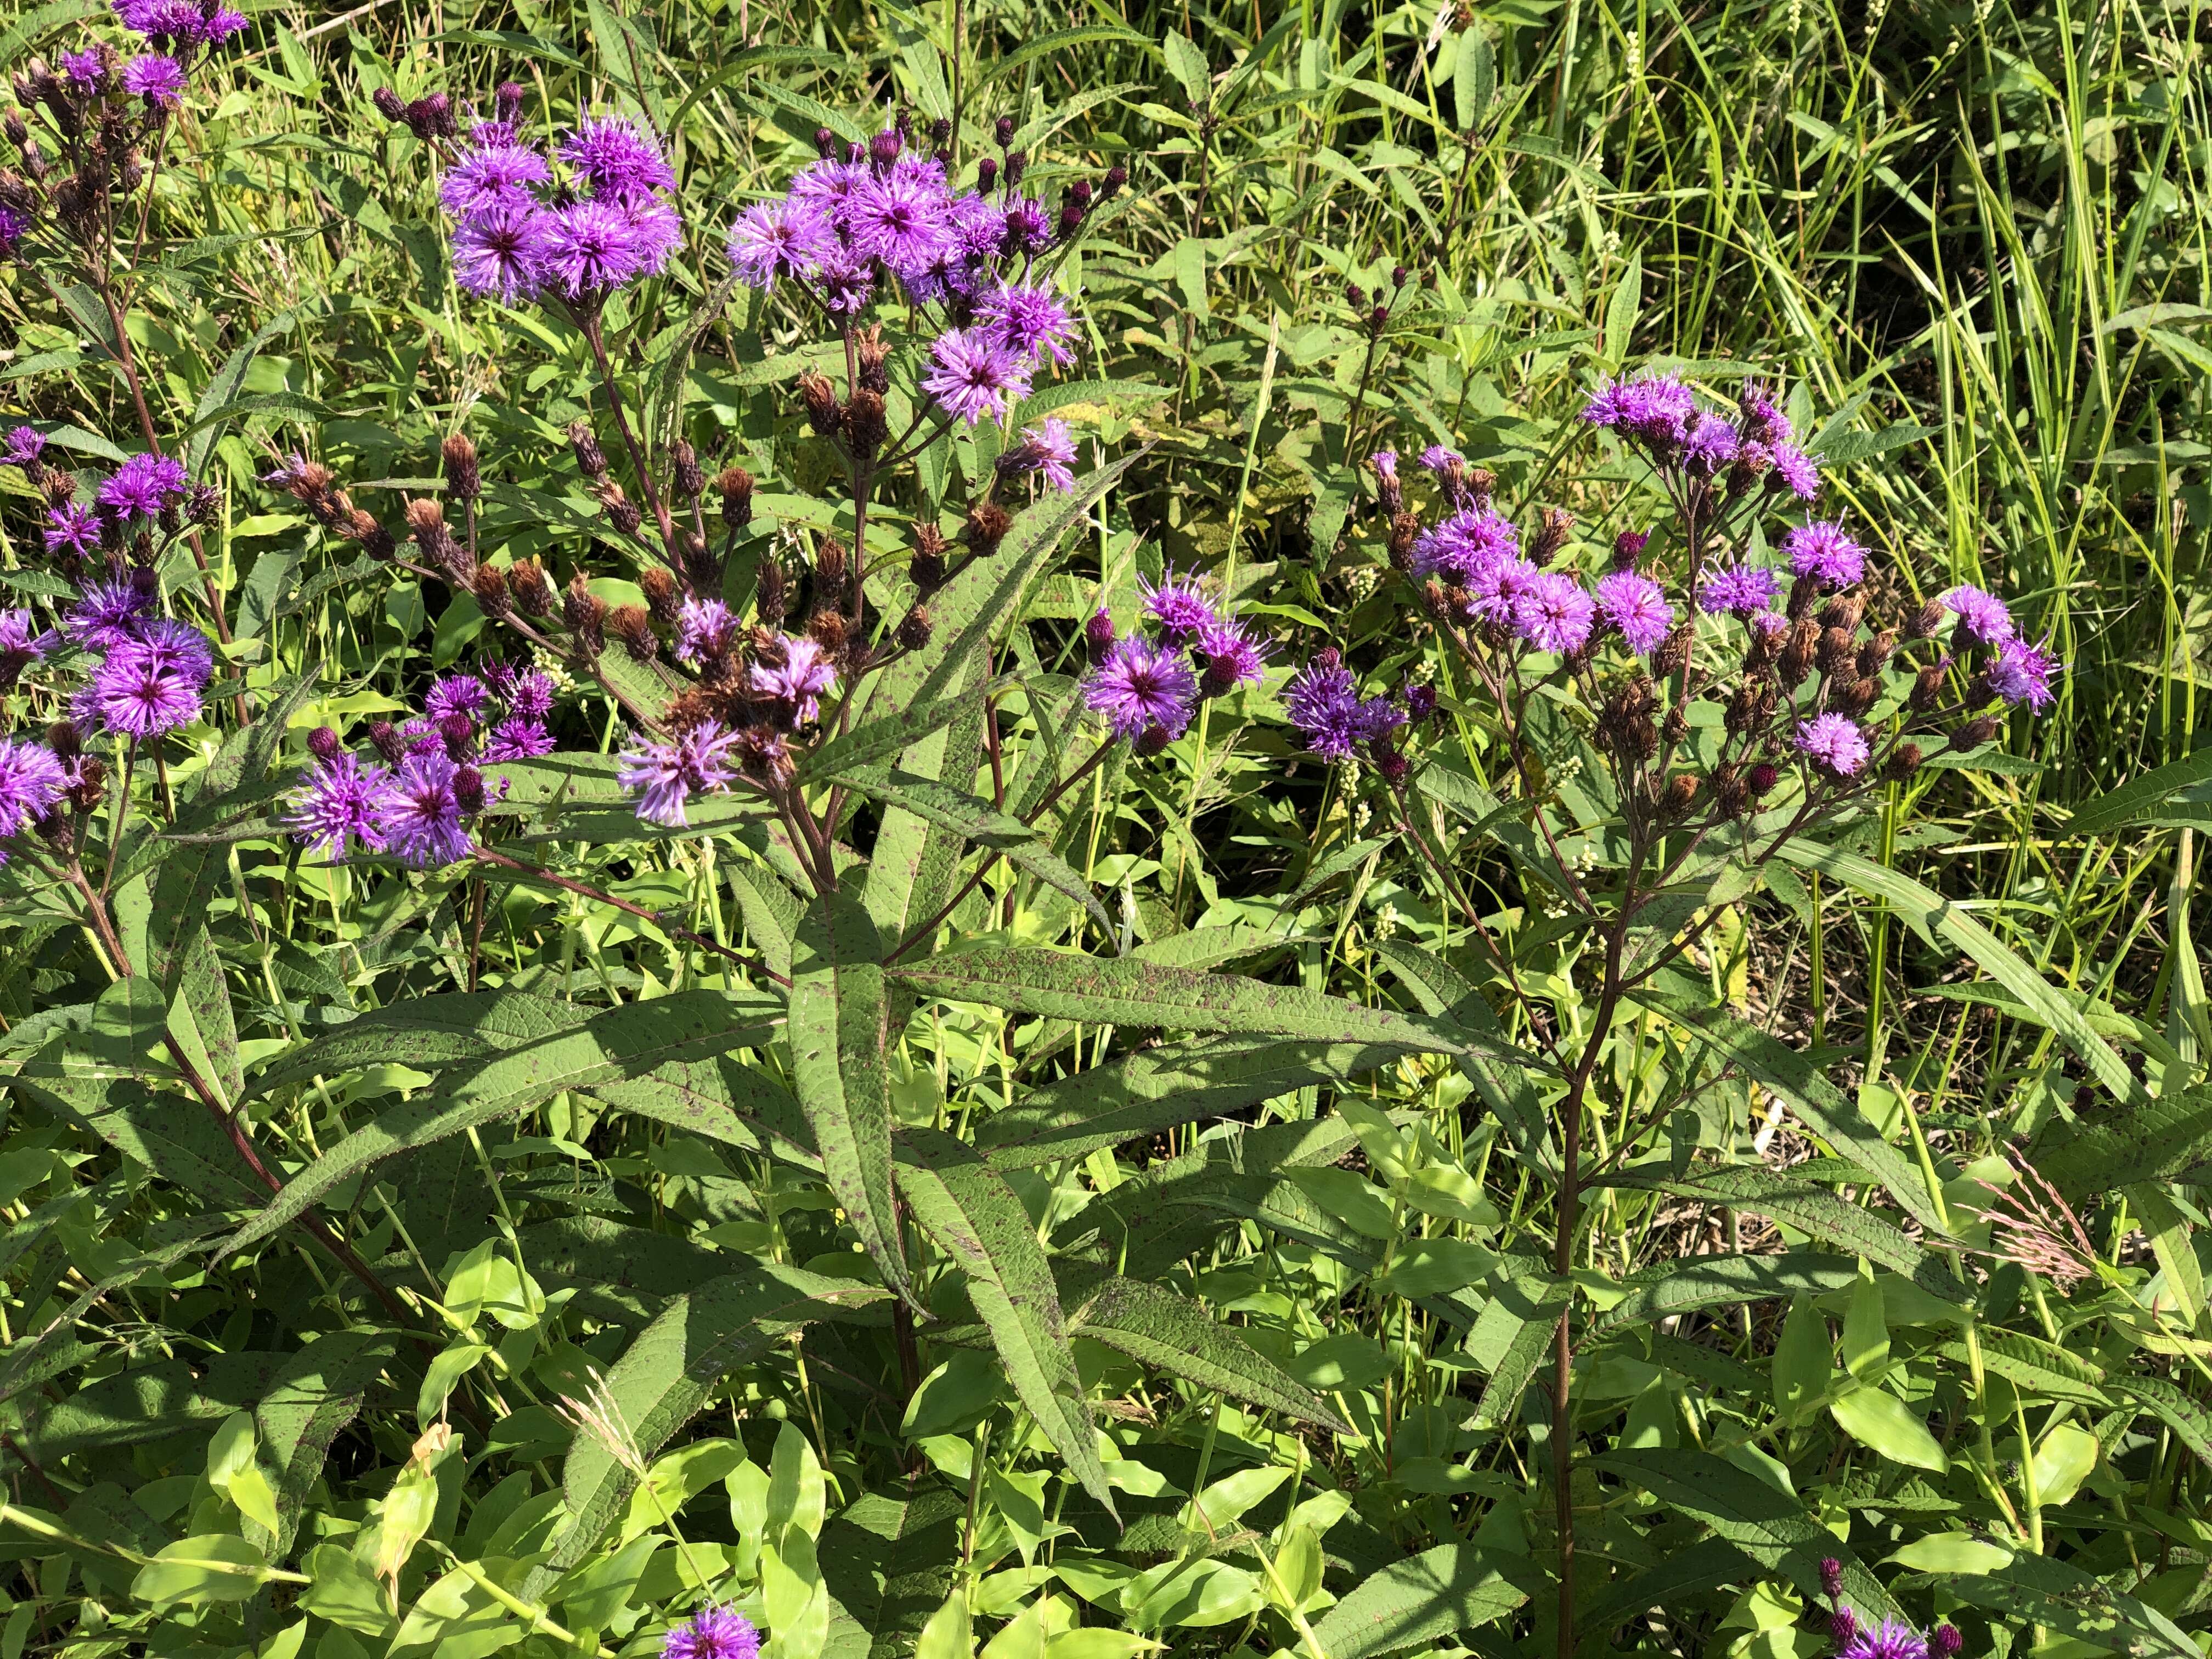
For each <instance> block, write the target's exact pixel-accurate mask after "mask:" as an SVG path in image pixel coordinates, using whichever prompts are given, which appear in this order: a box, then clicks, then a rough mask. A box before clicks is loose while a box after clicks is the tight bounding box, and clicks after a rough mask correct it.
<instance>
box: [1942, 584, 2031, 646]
mask: <svg viewBox="0 0 2212 1659" xmlns="http://www.w3.org/2000/svg"><path fill="white" fill-rule="evenodd" d="M1936 602H1937V603H1938V604H1940V605H1942V607H1943V608H1944V609H1945V610H1947V611H1949V612H1951V614H1952V615H1953V616H1954V617H1958V619H1959V629H1958V631H1959V632H1960V633H1961V634H1963V635H1966V637H1967V638H1968V639H1970V640H1972V641H1974V642H1975V643H1976V644H1977V645H2002V644H2003V643H2004V642H2005V641H2007V640H2008V639H2010V638H2011V637H2012V636H2013V625H2012V612H2011V611H2009V610H2008V609H2006V607H2005V602H2004V601H2003V600H2002V599H1999V598H1997V596H1996V594H1994V593H1990V592H1985V591H1984V590H1983V589H1981V588H1978V587H1973V586H1967V585H1966V584H1964V583H1961V584H1960V586H1957V587H1954V588H1953V589H1952V590H1951V591H1950V592H1948V593H1944V594H1942V595H1940V596H1938V599H1937V601H1936Z"/></svg>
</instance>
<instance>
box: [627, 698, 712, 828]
mask: <svg viewBox="0 0 2212 1659" xmlns="http://www.w3.org/2000/svg"><path fill="white" fill-rule="evenodd" d="M736 746H737V738H735V737H734V736H733V735H732V734H731V733H730V732H726V731H724V730H723V729H722V727H721V726H720V724H719V723H717V722H716V721H714V720H708V721H706V722H705V723H703V724H702V725H699V726H693V727H692V728H691V729H690V731H688V732H681V733H679V734H678V736H677V737H675V738H673V739H671V741H669V742H667V743H651V742H647V741H646V740H645V739H643V738H640V739H638V740H636V741H635V743H633V744H632V745H631V746H630V747H629V749H626V750H623V757H622V767H621V769H620V770H619V771H618V772H617V774H616V776H617V778H618V779H619V780H620V781H621V782H622V786H623V788H625V789H635V790H638V791H639V792H641V793H640V795H639V799H638V803H637V815H638V817H641V818H643V819H644V820H645V821H646V822H647V823H659V824H665V825H666V826H667V827H668V828H670V829H688V828H689V827H690V822H691V821H690V819H689V818H688V817H685V816H684V803H685V802H686V801H687V800H689V799H690V798H691V795H692V793H693V792H694V791H696V792H698V793H702V794H705V793H714V792H717V791H720V790H724V789H727V788H728V787H730V784H731V781H732V780H733V779H734V778H735V777H736V776H737V773H736V771H735V769H733V767H732V763H731V754H732V750H734V749H735V748H736Z"/></svg>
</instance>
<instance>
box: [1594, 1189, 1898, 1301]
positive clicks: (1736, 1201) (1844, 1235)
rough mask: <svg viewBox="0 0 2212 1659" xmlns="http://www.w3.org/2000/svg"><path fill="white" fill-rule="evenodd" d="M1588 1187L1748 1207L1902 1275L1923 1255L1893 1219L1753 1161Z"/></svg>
mask: <svg viewBox="0 0 2212 1659" xmlns="http://www.w3.org/2000/svg"><path fill="white" fill-rule="evenodd" d="M1591 1185H1593V1186H1598V1187H1612V1188H1634V1189H1637V1190H1639V1191H1643V1192H1651V1193H1671V1194H1674V1196H1675V1197H1676V1198H1688V1199H1695V1200H1698V1201H1699V1203H1703V1204H1712V1205H1717V1206H1720V1207H1722V1208H1723V1209H1730V1210H1753V1211H1756V1212H1758V1213H1759V1214H1760V1215H1765V1216H1771V1217H1773V1218H1775V1219H1776V1220H1777V1221H1786V1222H1788V1223H1789V1224H1790V1225H1791V1226H1793V1227H1795V1228H1796V1229H1797V1230H1798V1231H1800V1232H1805V1233H1810V1234H1811V1235H1812V1236H1813V1237H1815V1238H1818V1239H1820V1240H1822V1241H1823V1242H1825V1243H1829V1244H1832V1245H1834V1246H1836V1247H1837V1248H1838V1249H1841V1250H1843V1251H1844V1252H1846V1253H1847V1254H1850V1255H1863V1256H1864V1257H1866V1258H1867V1260H1868V1261H1876V1262H1879V1263H1881V1265H1882V1266H1883V1267H1888V1268H1890V1269H1892V1270H1893V1271H1894V1272H1897V1273H1903V1274H1905V1276H1906V1277H1908V1278H1910V1277H1911V1276H1913V1275H1914V1274H1917V1273H1919V1272H1920V1270H1921V1269H1922V1267H1923V1266H1924V1265H1925V1264H1926V1260H1927V1258H1926V1255H1925V1253H1924V1252H1923V1250H1922V1249H1921V1248H1920V1246H1919V1245H1918V1244H1917V1243H1915V1242H1914V1241H1913V1240H1912V1238H1911V1237H1909V1236H1908V1235H1907V1234H1906V1233H1905V1230H1904V1229H1903V1228H1901V1227H1899V1225H1897V1224H1896V1223H1895V1222H1893V1221H1887V1220H1885V1219H1883V1218H1881V1216H1878V1215H1875V1214H1874V1213H1872V1212H1869V1211H1867V1210H1863V1209H1861V1208H1860V1207H1859V1206H1857V1205H1856V1204H1850V1203H1846V1202H1845V1201H1844V1200H1843V1199H1842V1198H1841V1197H1839V1196H1838V1194H1836V1193H1835V1192H1834V1191H1832V1189H1831V1188H1827V1187H1826V1186H1823V1185H1822V1184H1820V1182H1814V1181H1808V1180H1806V1179H1804V1178H1803V1177H1802V1176H1799V1175H1796V1174H1795V1173H1794V1172H1793V1171H1790V1170H1771V1169H1768V1168H1767V1167H1765V1165H1764V1164H1729V1165H1725V1166H1722V1167H1717V1168H1708V1169H1695V1170H1687V1171H1686V1172H1685V1173H1683V1174H1681V1175H1679V1176H1674V1175H1668V1174H1667V1173H1666V1172H1665V1171H1663V1170H1658V1171H1654V1170H1617V1171H1615V1172H1614V1173H1613V1174H1612V1175H1609V1176H1606V1177H1604V1178H1603V1179H1602V1180H1601V1181H1596V1182H1592V1183H1591Z"/></svg>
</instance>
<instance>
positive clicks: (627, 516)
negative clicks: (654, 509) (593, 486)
mask: <svg viewBox="0 0 2212 1659" xmlns="http://www.w3.org/2000/svg"><path fill="white" fill-rule="evenodd" d="M599 500H600V501H601V502H602V503H603V504H604V505H605V507H606V509H607V522H608V523H610V524H611V525H612V526H614V527H615V533H616V534H617V535H618V536H635V534H637V531H638V526H640V525H641V524H643V523H644V522H645V514H644V513H641V512H640V511H638V507H637V503H636V502H635V501H632V500H630V498H629V496H628V495H624V494H623V487H622V486H621V485H620V484H618V483H611V482H610V483H608V484H606V485H605V488H603V489H601V490H600V492H599Z"/></svg>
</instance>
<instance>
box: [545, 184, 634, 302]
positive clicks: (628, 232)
mask: <svg viewBox="0 0 2212 1659" xmlns="http://www.w3.org/2000/svg"><path fill="white" fill-rule="evenodd" d="M543 217H544V222H543V225H542V229H541V234H542V235H543V237H544V241H543V245H542V247H543V260H544V264H543V269H544V276H545V279H546V280H548V281H552V282H557V283H560V285H561V287H562V289H564V290H566V291H567V292H568V294H569V295H571V296H572V297H575V296H580V295H587V294H596V293H601V292H604V291H605V290H606V289H615V288H620V287H621V286H622V285H623V283H627V282H629V281H630V280H631V279H632V278H633V277H635V276H641V275H642V274H643V273H644V271H645V270H646V268H647V264H649V263H650V262H651V260H652V258H653V252H652V250H651V249H650V248H649V247H647V246H646V245H645V244H644V243H643V242H642V241H641V240H640V238H639V235H638V220H637V217H636V216H635V215H634V214H632V213H631V212H630V210H629V209H628V208H627V207H625V206H624V205H623V204H622V203H620V202H614V201H605V200H600V199H598V198H592V199H587V200H585V201H581V202H572V203H570V204H568V206H567V207H564V208H561V209H558V210H556V211H553V212H550V213H548V214H546V215H544V216H543Z"/></svg>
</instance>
